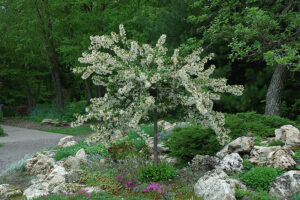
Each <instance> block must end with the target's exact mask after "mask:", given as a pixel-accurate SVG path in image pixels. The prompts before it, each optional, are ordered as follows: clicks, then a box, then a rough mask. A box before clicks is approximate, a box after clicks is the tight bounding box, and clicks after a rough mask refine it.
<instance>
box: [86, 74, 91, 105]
mask: <svg viewBox="0 0 300 200" xmlns="http://www.w3.org/2000/svg"><path fill="white" fill-rule="evenodd" d="M84 84H85V88H86V91H87V104H88V105H90V104H91V98H93V96H92V90H91V84H90V81H89V79H85V80H84Z"/></svg>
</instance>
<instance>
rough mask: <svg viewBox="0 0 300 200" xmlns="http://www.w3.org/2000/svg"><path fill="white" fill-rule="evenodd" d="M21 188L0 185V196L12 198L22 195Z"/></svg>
mask: <svg viewBox="0 0 300 200" xmlns="http://www.w3.org/2000/svg"><path fill="white" fill-rule="evenodd" d="M22 194H23V192H22V189H21V188H19V187H16V186H12V185H9V184H2V185H0V197H4V198H12V197H16V196H20V195H22Z"/></svg>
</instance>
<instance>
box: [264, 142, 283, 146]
mask: <svg viewBox="0 0 300 200" xmlns="http://www.w3.org/2000/svg"><path fill="white" fill-rule="evenodd" d="M284 144H285V143H284V142H282V141H272V142H270V143H269V145H268V146H269V147H271V146H284Z"/></svg>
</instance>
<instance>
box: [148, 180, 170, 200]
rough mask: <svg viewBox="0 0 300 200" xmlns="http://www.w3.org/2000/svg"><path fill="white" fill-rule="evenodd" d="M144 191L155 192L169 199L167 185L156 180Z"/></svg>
mask: <svg viewBox="0 0 300 200" xmlns="http://www.w3.org/2000/svg"><path fill="white" fill-rule="evenodd" d="M144 192H155V193H157V194H160V195H162V197H163V199H167V196H166V195H167V193H168V192H167V186H166V185H165V184H159V183H155V182H150V185H149V186H147V188H145V189H144Z"/></svg>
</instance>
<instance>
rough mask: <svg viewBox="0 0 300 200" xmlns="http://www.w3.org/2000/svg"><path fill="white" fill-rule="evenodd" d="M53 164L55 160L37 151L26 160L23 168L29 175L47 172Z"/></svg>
mask: <svg viewBox="0 0 300 200" xmlns="http://www.w3.org/2000/svg"><path fill="white" fill-rule="evenodd" d="M54 164H55V161H54V159H53V158H49V157H47V156H45V155H43V154H40V153H37V154H35V155H34V156H33V157H32V158H30V159H28V160H26V162H25V168H26V170H27V171H28V172H29V174H31V175H34V174H48V173H49V172H50V171H51V170H52V168H53V166H54Z"/></svg>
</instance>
